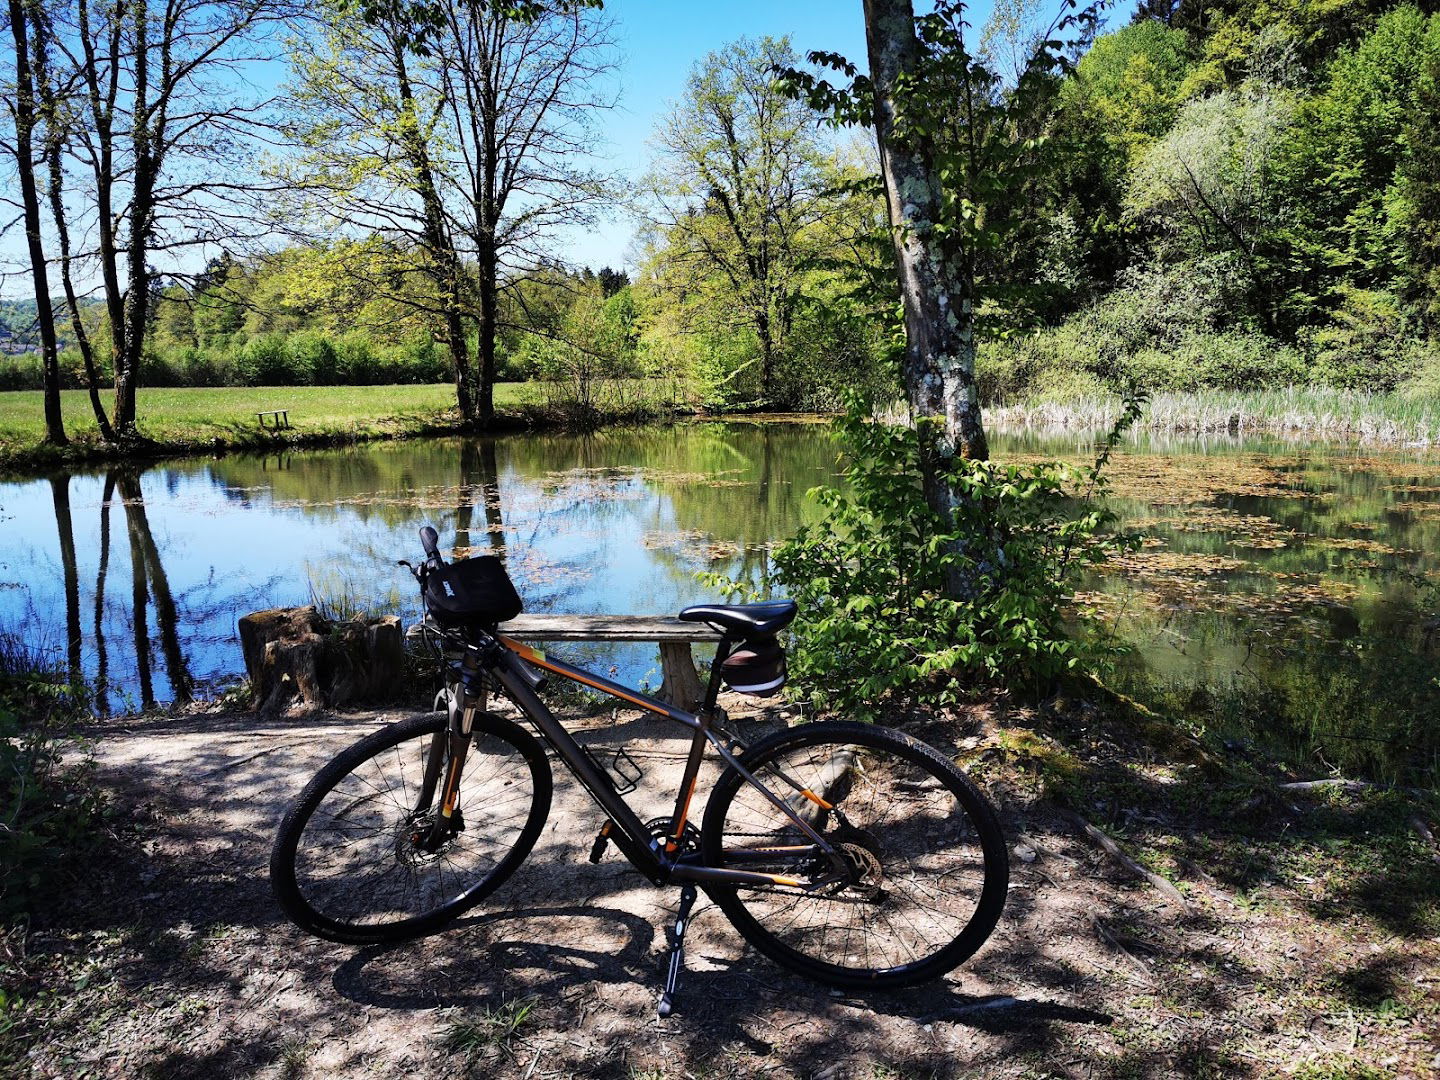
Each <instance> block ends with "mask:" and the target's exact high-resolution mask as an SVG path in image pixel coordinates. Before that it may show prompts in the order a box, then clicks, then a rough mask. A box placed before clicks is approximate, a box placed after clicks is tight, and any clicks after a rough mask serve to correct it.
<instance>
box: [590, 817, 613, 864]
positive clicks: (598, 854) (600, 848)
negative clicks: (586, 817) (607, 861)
mask: <svg viewBox="0 0 1440 1080" xmlns="http://www.w3.org/2000/svg"><path fill="white" fill-rule="evenodd" d="M613 828H615V823H614V822H613V821H607V822H605V824H604V825H601V826H600V834H599V835H598V836H596V837H595V843H593V844H591V845H590V861H591V862H592V863H598V862H599V861H600V860H601V858H603V857H604V855H605V849H606V848H607V847H609V846H610V830H611V829H613Z"/></svg>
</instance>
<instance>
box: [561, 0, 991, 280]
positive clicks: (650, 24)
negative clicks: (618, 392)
mask: <svg viewBox="0 0 1440 1080" xmlns="http://www.w3.org/2000/svg"><path fill="white" fill-rule="evenodd" d="M991 3H992V0H981V3H980V4H979V5H977V7H976V10H975V19H976V25H977V26H978V25H980V24H982V23H983V22H984V20H985V19H986V18H988V17H989V12H990V6H991ZM605 10H606V12H607V14H608V15H609V16H610V17H611V18H612V19H614V20H615V22H616V37H617V40H618V41H619V43H620V51H621V54H622V59H621V72H620V83H621V98H620V107H619V108H618V109H616V110H615V111H614V112H613V113H612V114H611V116H610V119H609V121H608V123H607V125H606V127H607V134H608V136H609V139H610V147H609V154H610V156H609V160H608V161H607V162H604V163H602V167H603V166H608V167H609V168H610V169H613V170H616V171H619V172H622V173H625V174H627V175H631V176H638V175H639V174H641V173H642V172H644V171H645V168H646V166H647V165H648V163H649V155H650V151H649V147H648V146H647V145H646V144H647V140H648V139H649V138H650V135H651V133H652V132H653V131H654V129H655V125H656V122H657V121H658V120H659V119H660V117H661V116H663V115H664V114H665V112H666V111H667V110H668V109H669V108H670V106H671V105H673V104H674V103H675V102H677V101H678V100H679V99H680V97H681V95H682V94H683V93H684V92H685V81H686V79H687V78H688V77H689V74H690V69H691V68H692V67H693V66H694V65H695V63H696V62H697V61H698V60H700V58H701V57H703V56H704V55H705V54H706V53H709V52H712V51H713V50H715V49H718V48H720V47H721V46H723V45H725V44H726V43H727V42H730V41H734V40H735V39H736V38H739V37H763V36H766V35H768V36H770V37H783V36H785V35H787V34H788V35H789V36H790V39H791V42H792V43H793V45H794V47H795V51H796V52H797V53H799V54H800V55H801V56H803V55H804V54H805V53H807V52H810V51H811V50H817V49H818V50H824V51H826V52H838V53H841V54H842V55H844V56H847V57H849V58H850V59H851V60H853V61H855V62H856V63H857V64H859V65H860V67H861V68H862V69H863V68H864V66H865V23H864V18H863V5H862V2H861V0H719V2H703V0H606V2H605ZM633 231H634V230H633V225H632V223H631V222H630V221H628V220H627V219H624V218H616V219H614V220H612V221H610V222H608V223H605V224H603V225H602V226H601V227H600V228H598V229H596V230H594V231H593V232H591V233H589V234H588V235H585V236H575V237H565V238H564V239H563V241H562V243H563V249H561V250H557V252H556V254H557V255H560V256H562V257H565V258H567V259H570V260H572V261H574V262H577V263H584V264H588V265H591V266H594V267H597V268H598V267H600V266H603V265H607V264H608V265H610V266H619V265H621V264H622V263H625V262H626V253H627V251H628V249H629V246H630V239H631V236H632V233H633Z"/></svg>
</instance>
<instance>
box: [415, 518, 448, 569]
mask: <svg viewBox="0 0 1440 1080" xmlns="http://www.w3.org/2000/svg"><path fill="white" fill-rule="evenodd" d="M420 546H421V547H423V548H424V549H425V565H426V566H428V567H430V568H432V569H433V568H435V567H437V566H442V565H444V563H445V560H444V559H442V558H441V557H440V534H439V533H437V532H436V531H435V530H434V528H433V527H431V526H429V525H426V526H425V527H424V528H423V529H421V530H420Z"/></svg>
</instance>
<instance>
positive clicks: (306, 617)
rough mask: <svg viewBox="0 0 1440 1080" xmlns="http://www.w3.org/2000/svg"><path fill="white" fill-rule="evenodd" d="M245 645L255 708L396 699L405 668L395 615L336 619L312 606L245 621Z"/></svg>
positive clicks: (273, 611) (271, 710)
mask: <svg viewBox="0 0 1440 1080" xmlns="http://www.w3.org/2000/svg"><path fill="white" fill-rule="evenodd" d="M239 632H240V648H241V651H242V652H243V653H244V655H245V670H246V671H247V672H248V673H249V675H250V685H251V688H252V690H253V697H254V700H255V706H256V708H257V709H259V710H260V711H261V712H263V713H274V712H277V711H278V710H280V709H281V708H284V707H285V706H286V705H288V704H289V703H290V702H291V700H292V699H295V698H298V699H299V700H300V702H301V703H302V704H304V705H306V706H309V707H311V708H315V707H319V706H327V707H335V706H341V705H356V704H360V703H361V702H366V701H376V700H383V699H385V698H390V697H393V696H394V694H395V691H396V688H397V686H398V684H399V680H400V678H401V676H402V675H403V674H404V668H405V645H404V638H403V635H402V634H401V630H400V620H399V619H398V618H397V617H396V616H394V615H383V616H380V617H379V618H370V619H366V618H357V619H352V620H350V621H347V622H340V623H336V622H331V621H330V620H329V619H327V618H325V616H323V615H322V614H320V612H318V611H317V610H316V609H315V608H314V607H313V606H310V605H307V606H305V607H298V608H273V609H271V610H269V611H257V612H254V613H253V614H250V615H246V616H244V617H243V618H241V620H240V623H239Z"/></svg>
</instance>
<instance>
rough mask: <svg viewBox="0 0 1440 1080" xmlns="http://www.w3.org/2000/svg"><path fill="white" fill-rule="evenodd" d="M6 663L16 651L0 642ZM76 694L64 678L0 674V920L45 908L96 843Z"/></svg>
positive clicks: (98, 818)
mask: <svg viewBox="0 0 1440 1080" xmlns="http://www.w3.org/2000/svg"><path fill="white" fill-rule="evenodd" d="M0 651H4V652H5V654H6V655H5V657H4V658H3V659H5V660H6V663H5V664H4V666H5V667H7V668H16V667H21V666H23V665H16V664H12V663H9V659H10V658H11V657H13V656H14V655H15V654H16V653H17V651H21V650H17V648H16V647H15V646H14V645H13V643H9V644H7V643H3V642H0ZM84 715H85V708H84V700H83V691H82V690H81V688H79V687H76V686H73V685H71V684H69V683H67V682H66V681H65V680H64V679H63V677H60V676H56V675H53V674H48V673H43V672H34V671H23V670H22V671H5V672H0V868H3V873H0V920H3V921H4V922H9V921H11V920H14V919H16V918H19V917H24V916H27V915H33V914H35V913H36V912H38V911H41V910H43V909H44V907H45V905H46V903H47V901H48V900H49V899H50V898H51V897H53V896H54V895H55V894H56V892H57V890H58V889H59V888H61V887H62V886H63V885H64V883H65V882H66V881H67V880H69V879H71V878H73V877H74V876H75V874H76V873H77V872H78V870H79V866H80V862H81V860H82V859H83V857H84V855H85V853H86V852H87V851H90V850H92V849H93V848H94V846H95V845H96V843H97V840H98V835H99V829H98V826H99V825H100V824H101V822H102V819H103V803H102V800H101V798H100V796H99V795H98V793H97V792H96V790H95V789H94V787H93V786H92V784H91V777H90V768H89V764H88V761H86V760H85V759H84V758H83V755H80V754H77V752H76V751H77V750H78V749H79V747H78V744H77V742H76V740H75V737H74V736H75V725H76V723H77V721H78V720H79V719H80V718H81V717H83V716H84Z"/></svg>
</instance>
